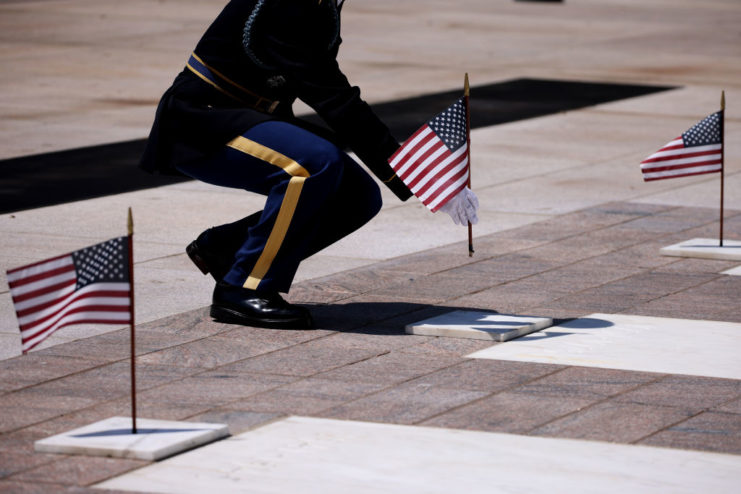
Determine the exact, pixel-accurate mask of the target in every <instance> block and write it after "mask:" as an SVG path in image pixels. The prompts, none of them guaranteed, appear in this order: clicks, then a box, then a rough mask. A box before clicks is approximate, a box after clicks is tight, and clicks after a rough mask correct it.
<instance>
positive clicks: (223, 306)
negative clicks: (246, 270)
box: [211, 282, 313, 329]
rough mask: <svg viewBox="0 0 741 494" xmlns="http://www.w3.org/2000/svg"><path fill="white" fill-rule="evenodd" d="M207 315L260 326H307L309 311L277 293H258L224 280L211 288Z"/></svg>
mask: <svg viewBox="0 0 741 494" xmlns="http://www.w3.org/2000/svg"><path fill="white" fill-rule="evenodd" d="M211 317H213V318H214V319H216V320H217V321H220V322H227V323H235V324H242V325H244V326H257V327H261V328H283V329H289V328H290V329H310V328H311V327H312V325H313V321H312V319H311V314H309V311H308V310H307V309H305V308H304V307H299V306H297V305H292V304H289V303H288V302H286V301H285V300H283V298H282V297H281V296H280V295H279V294H278V293H262V292H259V293H258V292H256V291H255V290H248V289H247V288H242V287H238V286H233V285H229V284H227V283H224V282H220V283H217V284H216V288H214V296H213V303H212V305H211Z"/></svg>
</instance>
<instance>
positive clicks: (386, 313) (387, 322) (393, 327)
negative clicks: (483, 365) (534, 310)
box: [302, 302, 567, 334]
mask: <svg viewBox="0 0 741 494" xmlns="http://www.w3.org/2000/svg"><path fill="white" fill-rule="evenodd" d="M302 305H304V306H305V307H307V308H308V309H309V310H310V311H311V314H312V316H313V318H314V323H315V327H316V328H317V329H326V330H330V331H342V332H354V333H368V334H402V333H405V332H406V326H407V325H410V324H414V323H417V322H420V321H424V320H426V319H430V318H432V317H437V316H440V315H443V314H447V313H450V312H454V311H475V312H481V313H482V314H483V313H486V314H500V312H499V311H497V310H495V309H491V308H478V307H458V306H454V305H432V304H423V303H413V302H351V303H347V304H342V303H336V304H302ZM518 315H523V316H526V315H529V316H535V315H537V314H518ZM565 321H567V319H554V321H553V323H554V325H556V324H560V323H562V322H565Z"/></svg>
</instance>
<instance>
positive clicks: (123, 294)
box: [7, 237, 131, 353]
mask: <svg viewBox="0 0 741 494" xmlns="http://www.w3.org/2000/svg"><path fill="white" fill-rule="evenodd" d="M7 277H8V285H9V286H10V295H11V297H12V299H13V305H14V308H15V312H16V315H17V317H18V324H19V326H20V330H21V342H22V349H23V353H26V352H28V351H29V350H31V349H32V348H33V347H35V346H36V345H38V344H39V343H41V342H42V341H44V339H46V338H47V337H48V336H50V335H51V334H52V333H53V332H54V331H56V330H57V329H59V328H61V327H63V326H68V325H70V324H81V323H99V324H126V323H129V322H131V317H130V308H131V283H130V277H129V244H128V241H127V237H118V238H114V239H111V240H108V241H107V242H102V243H99V244H96V245H93V246H91V247H86V248H84V249H80V250H77V251H74V252H71V253H69V254H65V255H62V256H58V257H54V258H52V259H47V260H45V261H40V262H37V263H34V264H29V265H27V266H22V267H19V268H15V269H11V270H9V271H8V272H7Z"/></svg>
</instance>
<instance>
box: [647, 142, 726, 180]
mask: <svg viewBox="0 0 741 494" xmlns="http://www.w3.org/2000/svg"><path fill="white" fill-rule="evenodd" d="M722 168H723V145H722V144H710V145H706V146H692V147H685V146H684V142H683V140H682V137H681V136H680V137H678V138H676V139H674V140H673V141H671V142H669V143H668V144H666V145H665V146H664V147H662V148H661V149H659V150H658V151H657V152H655V153H654V154H652V155H651V156H649V157H648V158H646V159H645V160H643V161H641V172H643V180H644V181H646V182H650V181H651V180H662V179H665V178H677V177H688V176H691V175H702V174H704V173H715V172H719V171H721V169H722Z"/></svg>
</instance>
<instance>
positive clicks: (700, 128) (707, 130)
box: [682, 112, 721, 147]
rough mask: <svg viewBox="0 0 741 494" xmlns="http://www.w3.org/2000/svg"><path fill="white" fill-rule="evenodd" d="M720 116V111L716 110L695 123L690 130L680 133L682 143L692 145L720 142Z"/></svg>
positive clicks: (687, 145)
mask: <svg viewBox="0 0 741 494" xmlns="http://www.w3.org/2000/svg"><path fill="white" fill-rule="evenodd" d="M720 118H721V115H720V112H717V113H713V114H712V115H710V116H709V117H707V118H705V119H704V120H702V121H700V122H698V123H696V124H695V125H694V126H692V128H691V129H690V130H688V131H687V132H685V133H684V134H682V140H683V141H684V145H685V146H686V147H692V146H707V145H709V144H720V143H721V142H720V141H721V136H720V122H721V120H720Z"/></svg>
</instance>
